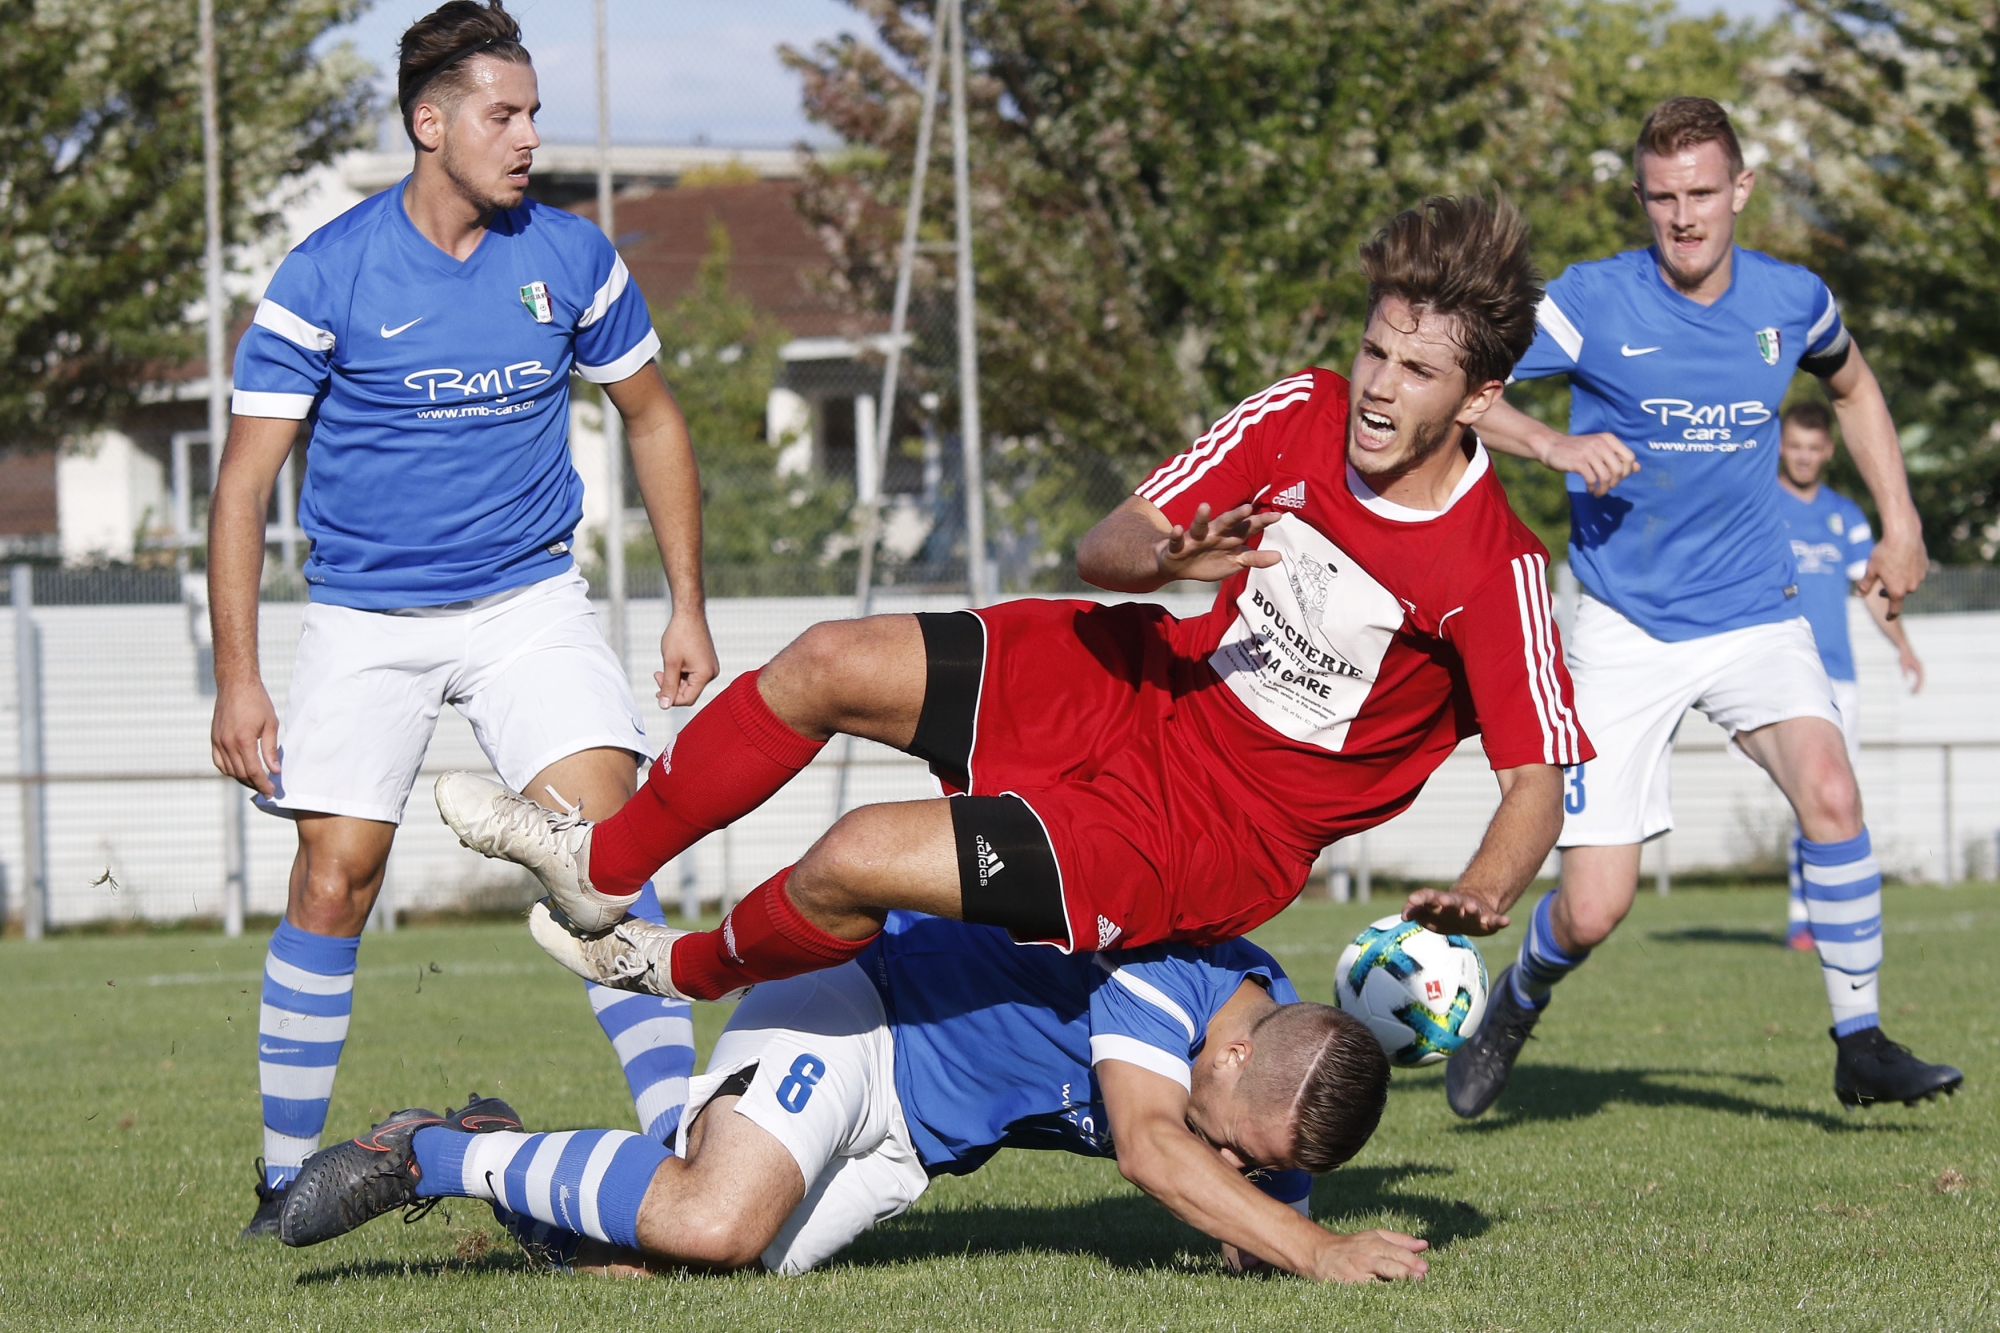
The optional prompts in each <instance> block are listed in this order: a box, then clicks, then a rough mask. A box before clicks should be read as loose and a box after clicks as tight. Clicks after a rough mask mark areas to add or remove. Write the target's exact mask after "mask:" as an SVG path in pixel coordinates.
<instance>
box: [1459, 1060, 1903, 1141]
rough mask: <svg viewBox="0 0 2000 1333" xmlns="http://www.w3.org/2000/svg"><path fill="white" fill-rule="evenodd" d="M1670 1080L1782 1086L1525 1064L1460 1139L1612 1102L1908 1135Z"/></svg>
mask: <svg viewBox="0 0 2000 1333" xmlns="http://www.w3.org/2000/svg"><path fill="white" fill-rule="evenodd" d="M1671 1079H1701V1080H1704V1081H1706V1082H1711V1083H1713V1082H1716V1081H1722V1082H1725V1083H1733V1084H1735V1085H1736V1086H1738V1087H1781V1086H1783V1084H1784V1080H1783V1079H1780V1078H1776V1077H1774V1076H1773V1075H1770V1074H1725V1073H1717V1072H1714V1071H1712V1070H1701V1069H1586V1068H1583V1067H1580V1066H1577V1065H1549V1064H1524V1065H1521V1066H1519V1067H1517V1068H1516V1069H1515V1070H1514V1075H1513V1077H1512V1078H1511V1079H1510V1080H1509V1081H1508V1083H1507V1091H1505V1092H1504V1093H1502V1094H1500V1102H1499V1104H1498V1105H1497V1106H1495V1107H1494V1109H1493V1110H1492V1111H1490V1112H1488V1113H1487V1114H1486V1115H1485V1116H1484V1117H1482V1118H1480V1119H1478V1120H1475V1121H1472V1122H1470V1123H1468V1124H1462V1125H1459V1126H1457V1127H1456V1128H1457V1132H1459V1133H1461V1134H1491V1133H1496V1132H1499V1131H1501V1130H1505V1129H1508V1128H1511V1127H1512V1126H1514V1125H1518V1124H1524V1123H1528V1122H1533V1121H1553V1120H1581V1119H1583V1118H1584V1117H1586V1116H1592V1115H1596V1114H1597V1113H1598V1112H1599V1111H1602V1110H1603V1109H1604V1108H1605V1107H1607V1106H1610V1105H1611V1104H1613V1103H1614V1102H1616V1103H1622V1104H1623V1105H1626V1106H1642V1107H1650V1108H1653V1109H1656V1110H1668V1109H1678V1108H1693V1109H1695V1110H1700V1111H1717V1112H1721V1113H1723V1114H1725V1115H1738V1116H1746V1117H1747V1116H1765V1117H1767V1118H1769V1119H1772V1120H1784V1121H1791V1122H1792V1123H1794V1124H1801V1125H1810V1126H1812V1127H1813V1128H1815V1129H1821V1130H1825V1131H1826V1132H1827V1133H1830V1134H1832V1133H1856V1132H1862V1131H1871V1130H1872V1131H1879V1132H1887V1133H1897V1134H1900V1133H1905V1132H1907V1131H1908V1130H1909V1129H1911V1128H1913V1126H1911V1125H1907V1124H1904V1123H1901V1122H1898V1121H1892V1120H1882V1119H1879V1118H1874V1117H1870V1116H1866V1115H1855V1114H1848V1115H1845V1116H1841V1115H1833V1114H1830V1113H1828V1112H1825V1111H1817V1110H1813V1109H1811V1108H1809V1107H1804V1106H1787V1105H1784V1104H1783V1103H1778V1102H1765V1101H1758V1100H1755V1099H1753V1098H1750V1097H1746V1096H1741V1095H1739V1094H1738V1093H1735V1092H1730V1091H1727V1090H1725V1089H1719V1088H1712V1087H1693V1086H1689V1085H1688V1084H1685V1083H1678V1082H1669V1081H1668V1080H1671Z"/></svg>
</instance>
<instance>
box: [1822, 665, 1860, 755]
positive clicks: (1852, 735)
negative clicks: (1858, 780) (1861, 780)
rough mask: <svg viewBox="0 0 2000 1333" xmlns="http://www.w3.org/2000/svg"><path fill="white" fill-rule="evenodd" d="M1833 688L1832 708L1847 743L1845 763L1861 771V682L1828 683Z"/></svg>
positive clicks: (1837, 681) (1836, 681) (1838, 681)
mask: <svg viewBox="0 0 2000 1333" xmlns="http://www.w3.org/2000/svg"><path fill="white" fill-rule="evenodd" d="M1827 683H1828V684H1830V685H1832V686H1833V706H1834V709H1835V711H1836V712H1838V713H1839V714H1840V734H1841V736H1842V737H1843V738H1845V740H1846V741H1847V763H1848V766H1849V767H1851V768H1852V769H1854V771H1855V772H1857V773H1859V772H1860V771H1861V682H1860V681H1858V680H1835V681H1829V682H1827Z"/></svg>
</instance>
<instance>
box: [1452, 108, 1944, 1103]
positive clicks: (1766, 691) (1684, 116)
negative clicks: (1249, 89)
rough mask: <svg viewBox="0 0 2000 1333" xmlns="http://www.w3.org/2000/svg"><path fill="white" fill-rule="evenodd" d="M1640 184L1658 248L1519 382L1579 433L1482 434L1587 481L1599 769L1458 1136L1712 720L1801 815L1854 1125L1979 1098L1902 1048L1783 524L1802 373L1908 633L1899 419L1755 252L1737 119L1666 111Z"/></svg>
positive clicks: (1846, 786)
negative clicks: (1790, 412)
mask: <svg viewBox="0 0 2000 1333" xmlns="http://www.w3.org/2000/svg"><path fill="white" fill-rule="evenodd" d="M1633 169H1634V175H1635V182H1634V185H1633V189H1634V192H1635V193H1636V194H1637V196H1638V199H1639V202H1640V204H1641V205H1642V206H1643V207H1644V208H1645V211H1646V218H1647V221H1648V223H1649V224H1650V226H1651V228H1652V232H1653V244H1652V245H1651V246H1650V247H1648V248H1647V249H1644V250H1634V251H1630V252H1628V253H1626V254H1621V255H1614V256H1613V257H1611V258H1609V259H1604V260H1599V261H1596V262H1594V263H1588V264H1577V265H1574V266H1572V267H1571V268H1570V269H1569V270H1568V271H1567V272H1565V273H1563V274H1562V276H1561V277H1559V278H1557V279H1556V280H1555V281H1554V282H1552V283H1550V284H1549V287H1548V294H1547V297H1546V299H1545V300H1544V301H1543V303H1542V307H1541V311H1540V313H1539V316H1538V319H1537V324H1538V328H1537V333H1536V339H1535V342H1534V345H1533V346H1532V347H1531V348H1530V349H1529V351H1528V354H1527V356H1525V357H1524V358H1522V360H1521V362H1520V363H1519V364H1518V365H1517V366H1516V367H1515V368H1514V374H1515V376H1516V377H1517V378H1522V379H1535V378H1540V377H1544V376H1551V375H1566V376H1568V378H1569V386H1570V420H1569V428H1570V432H1571V433H1570V434H1568V435H1565V434H1563V433H1561V432H1558V431H1555V430H1553V429H1551V428H1549V427H1547V426H1544V425H1542V424H1541V423H1540V422H1538V421H1535V420H1534V419H1533V418H1531V417H1529V416H1527V415H1526V414H1524V413H1522V412H1520V411H1519V410H1517V409H1515V408H1513V407H1511V406H1508V405H1507V404H1505V403H1502V404H1499V405H1497V406H1496V407H1495V408H1494V409H1493V410H1492V411H1491V412H1489V413H1488V414H1487V416H1486V417H1485V418H1484V419H1483V420H1482V421H1481V423H1480V435H1481V438H1483V439H1484V440H1485V441H1486V443H1487V444H1488V445H1490V446H1492V447H1494V448H1497V449H1500V450H1503V451H1505V452H1507V453H1512V454H1516V455H1519V456H1522V457H1528V458H1536V459H1539V460H1541V461H1542V462H1545V463H1547V464H1548V465H1550V466H1552V467H1555V468H1558V469H1560V470H1563V471H1565V472H1569V473H1572V474H1574V475H1572V476H1570V478H1569V498H1570V516H1571V536H1570V546H1569V559H1570V566H1571V568H1572V569H1574V570H1575V572H1576V577H1577V581H1578V583H1579V584H1581V586H1582V590H1583V596H1582V599H1581V603H1580V605H1579V606H1578V609H1577V613H1576V622H1575V627H1574V629H1573V630H1572V631H1571V632H1570V633H1568V634H1566V635H1565V636H1564V638H1565V644H1566V648H1567V655H1568V660H1569V669H1570V674H1571V676H1572V677H1573V679H1574V680H1575V683H1576V706H1577V714H1578V718H1579V720H1580V721H1581V722H1582V723H1583V725H1584V727H1585V728H1586V729H1587V730H1588V731H1589V733H1590V736H1591V739H1592V740H1593V741H1595V742H1596V745H1597V758H1596V759H1594V760H1592V761H1591V762H1590V763H1588V764H1579V765H1577V766H1575V767H1574V768H1571V769H1569V770H1567V774H1566V776H1567V786H1568V791H1567V799H1566V800H1565V802H1564V822H1563V832H1562V836H1561V837H1560V838H1559V839H1558V841H1557V846H1559V847H1560V848H1562V883H1561V886H1560V887H1559V888H1558V889H1556V890H1555V891H1553V892H1551V893H1550V894H1549V895H1548V896H1547V897H1545V898H1543V899H1542V901H1541V902H1540V903H1539V904H1538V905H1537V906H1536V908H1535V910H1534V912H1533V914H1532V917H1531V919H1530V921H1529V926H1528V932H1527V938H1526V939H1525V940H1524V941H1523V942H1522V945H1521V953H1520V957H1519V958H1518V960H1517V961H1516V962H1515V964H1514V965H1513V966H1512V967H1511V968H1510V969H1509V970H1508V971H1506V972H1503V973H1502V974H1501V975H1500V977H1499V978H1498V979H1496V981H1495V983H1494V987H1493V1002H1492V1008H1491V1009H1490V1010H1489V1011H1488V1013H1487V1016H1486V1020H1485V1022H1484V1023H1483V1024H1482V1025H1481V1027H1480V1031H1479V1033H1478V1035H1477V1037H1475V1038H1474V1039H1473V1040H1472V1041H1470V1042H1467V1043H1466V1044H1465V1045H1464V1046H1462V1047H1460V1048H1459V1050H1458V1052H1457V1053H1456V1054H1455V1055H1454V1056H1453V1057H1452V1060H1451V1063H1450V1065H1449V1066H1448V1068H1447V1069H1446V1077H1445V1085H1446V1094H1447V1096H1448V1098H1449V1099H1450V1102H1451V1105H1452V1109H1453V1110H1455V1111H1457V1112H1458V1113H1459V1114H1460V1115H1464V1116H1475V1115H1479V1114H1481V1113H1482V1112H1484V1111H1485V1110H1486V1108H1487V1107H1489V1106H1491V1105H1492V1104H1493V1101H1494V1099H1495V1098H1497V1097H1498V1096H1499V1095H1500V1092H1501V1090H1502V1089H1503V1088H1504V1087H1505V1086H1506V1081H1507V1075H1508V1073H1509V1071H1510V1070H1511V1069H1512V1067H1513V1063H1514V1060H1515V1058H1516V1056H1518V1055H1519V1053H1520V1050H1521V1047H1522V1045H1523V1044H1524V1043H1525V1041H1526V1040H1527V1037H1528V1033H1529V1031H1530V1030H1531V1029H1532V1028H1533V1027H1534V1026H1535V1023H1536V1021H1537V1020H1538V1019H1539V1017H1540V1015H1541V1012H1542V1010H1543V1008H1544V1007H1545V1006H1546V1005H1547V1004H1548V1001H1549V998H1550V993H1551V987H1553V986H1554V985H1555V983H1556V982H1558V981H1560V980H1561V979H1562V978H1563V977H1564V976H1565V975H1567V974H1568V973H1569V972H1570V971H1571V970H1573V969H1574V968H1576V967H1577V966H1579V965H1580V964H1581V963H1582V962H1583V960H1584V959H1585V958H1586V957H1588V956H1589V953H1590V950H1591V949H1592V948H1594V947H1595V946H1596V945H1597V944H1599V943H1600V942H1602V941H1603V940H1604V939H1605V938H1606V937H1607V936H1609V935H1610V934H1611V932H1612V930H1613V929H1614V928H1615V927H1616V926H1617V924H1618V922H1619V921H1620V920H1622V919H1623V918H1624V916H1625V914H1626V913H1627V912H1628V911H1630V910H1631V907H1632V900H1633V895H1634V894H1635V892H1636V891H1637V889H1638V883H1639V851H1640V846H1641V844H1643V843H1644V842H1646V841H1647V840H1648V839H1651V838H1655V837H1658V836H1659V835H1660V834H1662V833H1665V832H1667V831H1668V830H1669V829H1671V828H1672V827H1673V811H1672V803H1671V800H1670V795H1669V792H1668V782H1667V778H1668V760H1669V754H1670V751H1671V749H1672V745H1673V734H1674V730H1675V728H1676V727H1677V726H1678V725H1679V723H1680V719H1681V716H1682V714H1683V713H1685V712H1686V710H1687V709H1689V708H1690V707H1693V708H1699V709H1701V710H1702V712H1703V713H1705V714H1706V715H1707V716H1708V717H1709V719H1710V720H1711V721H1713V722H1715V723H1716V724H1717V725H1718V726H1720V727H1722V728H1723V729H1724V730H1726V731H1727V732H1729V733H1730V736H1731V738H1732V739H1733V741H1734V743H1735V744H1736V745H1737V746H1738V747H1739V748H1740V749H1741V750H1742V752H1743V753H1744V754H1745V755H1747V756H1748V757H1749V758H1751V759H1752V760H1755V761H1756V762H1757V763H1758V764H1759V765H1760V766H1762V767H1763V768H1764V770H1765V771H1766V772H1768V773H1769V774H1770V775H1771V776H1772V778H1773V779H1774V780H1775V781H1776V782H1777V784H1778V786H1779V788H1780V789H1781V790H1783V792H1784V793H1785V796H1786V798H1787V799H1788V800H1789V801H1790V802H1791V805H1792V809H1793V811H1794V813H1795V814H1796V815H1797V817H1798V822H1799V826H1800V828H1801V830H1802V833H1803V836H1802V837H1801V839H1800V850H1801V853H1802V855H1803V859H1804V862H1805V866H1804V878H1805V899H1806V909H1807V912H1808V914H1809V916H1810V918H1811V924H1812V930H1813V937H1814V940H1815V941H1816V944H1817V947H1818V950H1819V955H1820V963H1821V972H1822V976H1823V978H1824V981H1825V985H1826V993H1827V998H1828V1000H1829V1002H1830V1004H1831V1006H1832V1009H1833V1027H1832V1029H1831V1035H1832V1037H1833V1039H1834V1042H1835V1046H1836V1054H1835V1059H1834V1078H1833V1083H1834V1092H1835V1094H1836V1096H1837V1097H1838V1098H1839V1100H1840V1102H1841V1104H1842V1105H1845V1106H1850V1107H1852V1106H1858V1105H1866V1104H1869V1103H1872V1102H1878V1101H1903V1102H1914V1101H1916V1100H1917V1099H1919V1098H1924V1097H1935V1096H1936V1095H1937V1094H1938V1093H1940V1092H1951V1091H1955V1090H1956V1089H1957V1087H1958V1085H1959V1084H1960V1083H1961V1082H1962V1081H1963V1076H1962V1075H1961V1074H1960V1073H1959V1071H1958V1070H1956V1069H1953V1068H1951V1067H1950V1066H1948V1065H1932V1064H1926V1063H1925V1062H1923V1061H1921V1060H1919V1059H1917V1058H1916V1057H1915V1056H1913V1055H1911V1054H1910V1052H1909V1051H1908V1050H1906V1049H1905V1048H1903V1047H1902V1046H1900V1045H1898V1044H1896V1043H1895V1042H1892V1041H1890V1040H1889V1039H1888V1037H1887V1036H1885V1035H1884V1034H1883V1032H1882V1029H1881V1024H1880V1021H1879V1016H1878V1015H1879V1010H1880V1004H1879V1000H1878V998H1877V982H1876V973H1877V971H1878V969H1879V967H1880V965H1881V961H1882V893H1881V889H1882V876H1881V870H1880V868H1879V866H1878V865H1877V863H1876V860H1875V857H1874V854H1873V851H1872V850H1871V847H1870V844H1869V840H1868V830H1867V828H1866V827H1865V825H1864V824H1863V823H1862V813H1861V794H1860V790H1859V788H1858V787H1857V786H1856V785H1855V780H1854V768H1853V765H1852V764H1851V763H1850V762H1849V761H1848V756H1847V748H1846V744H1845V742H1844V741H1843V739H1842V737H1841V731H1840V715H1839V713H1838V711H1837V710H1836V708H1835V706H1834V701H1833V690H1832V687H1831V685H1830V684H1829V683H1828V680H1827V673H1826V669H1825V668H1824V667H1823V666H1822V665H1821V662H1820V655H1819V650H1818V648H1817V647H1816V646H1815V644H1814V642H1813V635H1812V630H1811V628H1810V627H1809V626H1808V624H1807V622H1806V619H1805V617H1804V615H1803V613H1802V610H1801V607H1800V597H1799V591H1800V590H1799V575H1798V570H1797V563H1796V561H1795V560H1794V558H1793V555H1792V549H1791V545H1790V543H1789V542H1788V540H1787V539H1786V535H1785V526H1784V523H1783V520H1782V518H1781V512H1782V511H1781V510H1780V508H1779V506H1780V503H1781V501H1782V500H1783V497H1782V495H1781V493H1780V491H1779V488H1778V476H1777V474H1778V432H1779V424H1778V409H1779V406H1780V404H1781V403H1782V402H1783V401H1784V398H1785V394H1786V390H1787V389H1788V388H1789V386H1790V385H1791V382H1792V377H1793V374H1794V373H1795V372H1796V371H1798V370H1804V371H1806V372H1807V373H1809V374H1812V375H1815V376H1817V377H1819V379H1820V381H1821V382H1822V384H1823V385H1824V386H1825V388H1826V392H1827V395H1828V397H1829V398H1830V399H1831V400H1832V403H1833V409H1834V412H1835V413H1836V415H1837V416H1838V417H1839V420H1840V426H1841V432H1842V434H1843V435H1844V436H1845V437H1846V440H1847V447H1848V449H1849V451H1850V452H1851V453H1852V455H1853V457H1854V461H1855V464H1856V466H1857V467H1858V468H1859V469H1860V472H1861V476H1862V479H1863V480H1864V481H1866V482H1867V484H1868V489H1869V491H1870V493H1871V494H1872V495H1873V496H1874V499H1875V507H1876V511H1877V512H1878V513H1879V514H1880V515H1881V518H1882V538H1881V541H1880V542H1879V543H1877V544H1876V546H1875V548H1874V550H1873V551H1872V552H1871V553H1870V554H1869V556H1868V560H1867V567H1866V569H1865V570H1864V571H1863V573H1862V574H1861V576H1860V578H1859V579H1858V580H1857V581H1856V585H1857V587H1858V588H1859V589H1860V591H1861V592H1862V593H1863V594H1864V595H1867V596H1869V597H1871V598H1877V599H1880V600H1882V601H1883V602H1884V604H1885V606H1886V608H1887V613H1888V614H1889V615H1894V614H1896V613H1898V612H1899V611H1900V610H1901V608H1902V600H1903V598H1904V597H1906V596H1908V595H1909V594H1910V593H1911V592H1913V591H1915V589H1916V587H1917V585H1918V584H1919V583H1920V582H1922V580H1923V576H1924V572H1925V568H1926V558H1925V554H1924V543H1923V534H1922V530H1921V527H1920V525H1919V522H1918V519H1917V513H1916V508H1915V506H1914V505H1913V504H1912V503H1911V500H1910V492H1909V484H1908V478H1907V477H1906V475H1905V473H1904V469H1903V454H1902V448H1901V445H1900V444H1899V443H1898V441H1897V438H1896V428H1895V423H1894V422H1893V421H1891V420H1890V417H1889V409H1888V404H1887V403H1886V402H1885V400H1884V399H1883V397H1882V391H1881V387H1880V386H1879V385H1878V384H1877V383H1876V382H1875V377H1874V375H1873V373H1872V372H1870V370H1869V369H1868V364H1867V362H1866V361H1864V360H1863V359H1862V356H1861V352H1860V350H1859V349H1858V348H1856V347H1855V345H1854V341H1853V339H1852V338H1851V337H1850V336H1849V335H1848V332H1847V330H1846V328H1845V327H1844V326H1843V325H1842V323H1841V319H1840V311H1839V308H1838V306H1837V305H1836V304H1835V302H1834V299H1833V294H1832V293H1831V292H1830V291H1828V290H1827V287H1826V284H1825V283H1823V282H1821V281H1820V280H1819V279H1818V278H1817V277H1815V276H1814V275H1813V274H1811V273H1809V272H1807V271H1806V270H1804V269H1802V268H1797V267H1794V266H1792V265H1790V264H1784V263H1780V262H1779V261H1777V260H1775V259H1772V258H1771V257H1770V256H1769V255H1765V254H1760V253H1758V252H1757V251H1755V250H1746V249H1743V248H1742V247H1740V246H1738V245H1736V243H1735V229H1736V215H1737V214H1738V213H1740V212H1742V210H1743V208H1744V206H1745V205H1746V204H1747V203H1749V201H1750V191H1751V188H1752V187H1753V185H1754V184H1755V181H1756V173H1754V172H1752V171H1749V170H1746V169H1745V167H1744V163H1743V153H1742V150H1741V148H1740V147H1739V145H1738V143H1737V140H1736V133H1735V130H1734V129H1733V128H1732V127H1731V125H1730V123H1729V117H1728V115H1727V114H1726V113H1725V112H1724V111H1723V109H1722V108H1721V107H1720V106H1719V105H1717V104H1716V103H1714V102H1712V101H1710V100H1708V99H1707V98H1697V97H1676V98H1671V99H1669V100H1667V101H1665V102H1662V103H1661V104H1660V105H1658V106H1656V107H1655V108H1653V110H1652V112H1651V113H1650V114H1649V115H1648V116H1647V118H1646V122H1645V125H1644V126H1643V128H1642V129H1641V130H1640V134H1639V141H1638V144H1637V145H1636V147H1635V150H1634V154H1633Z"/></svg>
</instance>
